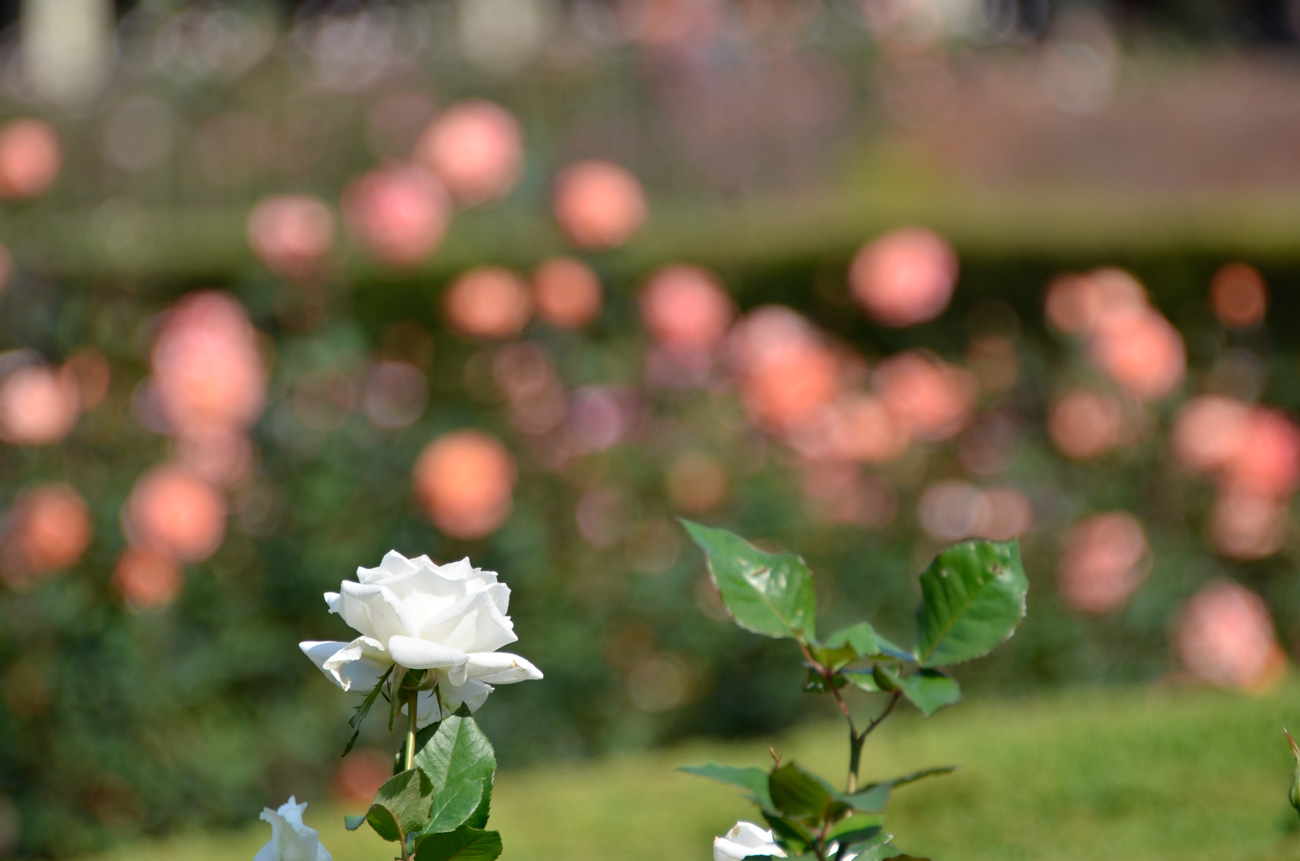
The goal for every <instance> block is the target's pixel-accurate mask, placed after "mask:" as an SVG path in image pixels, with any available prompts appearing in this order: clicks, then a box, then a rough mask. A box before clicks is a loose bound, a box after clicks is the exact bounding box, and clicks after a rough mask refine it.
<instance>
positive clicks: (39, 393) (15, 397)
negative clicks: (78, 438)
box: [0, 364, 80, 445]
mask: <svg viewBox="0 0 1300 861" xmlns="http://www.w3.org/2000/svg"><path fill="white" fill-rule="evenodd" d="M79 408H80V399H79V397H78V393H77V390H76V388H75V387H74V386H72V385H69V383H68V381H66V380H65V379H64V378H63V376H61V375H60V374H59V373H58V372H57V371H55V370H54V369H53V368H51V367H50V366H49V365H44V364H34V365H23V366H21V367H19V368H17V369H15V370H13V371H10V372H9V373H8V374H7V375H6V376H5V377H4V378H3V379H0V439H3V440H4V441H5V442H10V443H13V444H15V445H50V444H51V443H56V442H58V441H59V440H61V439H63V438H64V437H66V436H67V435H68V434H70V433H72V429H73V428H74V427H75V426H76V424H77V418H78V416H79V415H80V409H79Z"/></svg>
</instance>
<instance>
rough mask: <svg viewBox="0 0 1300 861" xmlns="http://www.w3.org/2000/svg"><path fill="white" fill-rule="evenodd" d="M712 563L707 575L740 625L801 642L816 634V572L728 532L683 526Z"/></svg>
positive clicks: (799, 561) (789, 556) (792, 557)
mask: <svg viewBox="0 0 1300 861" xmlns="http://www.w3.org/2000/svg"><path fill="white" fill-rule="evenodd" d="M681 522H682V525H683V526H685V527H686V531H687V532H688V533H690V536H691V539H692V540H693V541H694V542H695V543H696V544H698V545H699V546H700V547H701V549H703V550H704V552H705V553H706V554H707V555H708V558H709V573H710V574H711V575H712V577H713V582H714V583H716V584H717V586H718V591H719V593H721V595H722V603H723V604H725V605H726V607H727V611H728V612H729V613H731V618H732V619H734V620H735V622H736V624H737V625H739V626H740V627H742V628H744V629H745V630H747V631H753V632H754V633H755V634H762V635H764V636H766V637H776V638H778V639H779V638H782V637H788V638H793V639H795V640H799V641H800V642H803V641H804V640H805V639H811V638H812V637H813V633H814V630H813V629H814V624H813V617H814V615H815V614H816V609H817V608H816V598H815V596H814V595H813V583H812V572H811V571H809V570H808V566H807V565H805V564H804V561H803V560H802V559H800V558H799V557H798V556H795V555H794V554H793V553H781V554H772V553H764V552H763V551H762V550H759V549H758V548H757V547H754V546H753V545H752V544H750V543H749V542H747V541H745V540H744V539H743V538H741V537H740V536H738V535H734V534H732V533H730V532H728V531H726V530H725V529H711V528H709V527H707V526H701V525H699V524H698V523H691V522H690V521H688V520H683V521H681Z"/></svg>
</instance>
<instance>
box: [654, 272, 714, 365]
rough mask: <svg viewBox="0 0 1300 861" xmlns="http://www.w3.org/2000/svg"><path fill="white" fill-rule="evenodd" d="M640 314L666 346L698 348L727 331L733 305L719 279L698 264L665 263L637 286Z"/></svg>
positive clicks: (709, 343)
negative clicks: (639, 295)
mask: <svg viewBox="0 0 1300 861" xmlns="http://www.w3.org/2000/svg"><path fill="white" fill-rule="evenodd" d="M640 304H641V318H642V319H643V320H644V321H645V324H646V328H647V329H649V330H650V334H651V335H653V336H654V337H655V338H656V339H657V340H659V341H661V342H663V343H665V344H667V345H668V346H670V347H679V348H684V349H700V348H705V347H711V346H713V345H714V344H717V343H718V342H720V341H721V340H722V339H723V338H724V337H725V336H726V334H727V328H728V327H729V326H730V325H731V319H732V317H733V316H735V307H734V306H733V305H732V303H731V298H730V297H729V296H728V295H727V291H726V289H725V288H724V287H723V286H722V282H721V281H719V280H718V277H717V276H716V275H714V274H713V273H711V272H709V271H707V270H705V269H701V268H700V267H698V266H685V265H676V266H666V267H664V268H662V269H660V270H659V271H657V272H655V273H654V275H652V276H650V280H649V281H647V282H646V284H645V286H644V287H642V288H641V298H640Z"/></svg>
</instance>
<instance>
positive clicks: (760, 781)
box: [677, 765, 776, 811]
mask: <svg viewBox="0 0 1300 861" xmlns="http://www.w3.org/2000/svg"><path fill="white" fill-rule="evenodd" d="M677 770H678V771H684V772H686V773H687V774H694V775H697V776H699V777H707V778H709V779H710V780H716V781H718V782H719V783H727V784H730V785H732V786H739V787H740V788H741V789H744V790H747V791H748V793H749V794H748V795H746V796H745V797H746V798H747V799H749V800H750V801H752V802H754V803H755V804H757V805H758V806H759V807H761V808H763V809H764V810H773V811H774V810H776V807H775V805H773V804H772V795H771V792H770V791H769V789H768V772H767V771H766V770H765V769H762V768H752V767H751V768H734V767H732V766H729V765H688V766H684V767H682V768H679V769H677Z"/></svg>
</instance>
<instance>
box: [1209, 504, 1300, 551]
mask: <svg viewBox="0 0 1300 861" xmlns="http://www.w3.org/2000/svg"><path fill="white" fill-rule="evenodd" d="M1287 507H1288V505H1287V503H1286V501H1285V500H1280V499H1277V498H1274V497H1271V496H1259V495H1254V494H1250V493H1241V492H1235V491H1232V490H1228V491H1226V492H1225V491H1220V492H1219V493H1218V494H1217V495H1216V496H1215V499H1214V508H1213V509H1212V510H1211V512H1210V520H1209V523H1208V524H1207V531H1208V533H1209V539H1210V543H1211V544H1212V545H1214V549H1215V550H1217V551H1218V552H1219V553H1221V554H1223V555H1224V556H1228V557H1231V558H1233V559H1263V558H1264V557H1265V556H1272V555H1273V554H1274V553H1277V552H1278V551H1279V550H1281V549H1282V545H1283V544H1284V543H1285V542H1286V525H1287Z"/></svg>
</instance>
